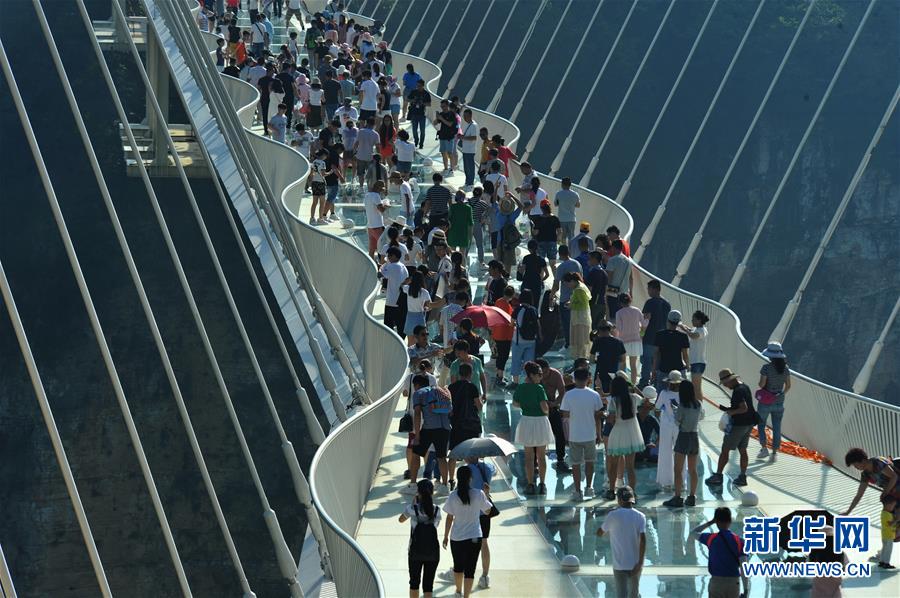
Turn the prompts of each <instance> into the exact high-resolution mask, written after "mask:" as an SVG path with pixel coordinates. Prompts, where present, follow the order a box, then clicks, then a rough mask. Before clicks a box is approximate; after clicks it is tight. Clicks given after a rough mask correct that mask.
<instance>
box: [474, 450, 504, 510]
mask: <svg viewBox="0 0 900 598" xmlns="http://www.w3.org/2000/svg"><path fill="white" fill-rule="evenodd" d="M478 470H479V471H480V472H481V477H482V479H487V477H488V475H487V469H486V468H485V467H484V463H478ZM488 502H489V503H491V510H490V511H488V514H487V515H485V517H488V518H490V519H493V518H494V517H496V516H497V515H499V514H500V509H498V508H497V505H495V504H494V501H492V500H491V499H490V497H488Z"/></svg>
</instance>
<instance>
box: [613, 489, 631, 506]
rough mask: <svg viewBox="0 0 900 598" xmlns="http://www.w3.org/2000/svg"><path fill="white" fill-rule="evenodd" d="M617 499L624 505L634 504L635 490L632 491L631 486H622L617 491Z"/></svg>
mask: <svg viewBox="0 0 900 598" xmlns="http://www.w3.org/2000/svg"><path fill="white" fill-rule="evenodd" d="M616 498H618V499H619V500H621V501H622V502H624V503H628V504H632V505H633V504H634V490H632V489H631V486H622V487H621V488H619V489H618V490H616Z"/></svg>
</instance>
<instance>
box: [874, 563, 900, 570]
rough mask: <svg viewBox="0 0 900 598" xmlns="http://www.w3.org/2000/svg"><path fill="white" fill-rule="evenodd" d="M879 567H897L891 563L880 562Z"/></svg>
mask: <svg viewBox="0 0 900 598" xmlns="http://www.w3.org/2000/svg"><path fill="white" fill-rule="evenodd" d="M878 568H879V569H896V568H897V567H895V566H893V565H892V564H890V563H878Z"/></svg>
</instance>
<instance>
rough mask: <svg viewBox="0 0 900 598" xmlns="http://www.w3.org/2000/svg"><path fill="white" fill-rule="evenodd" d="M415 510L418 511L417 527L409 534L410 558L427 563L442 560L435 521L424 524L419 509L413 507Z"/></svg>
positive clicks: (415, 506)
mask: <svg viewBox="0 0 900 598" xmlns="http://www.w3.org/2000/svg"><path fill="white" fill-rule="evenodd" d="M413 509H415V511H416V526H415V527H414V528H412V531H411V532H409V558H410V559H412V560H415V561H426V562H435V561H438V560H440V557H441V552H440V544H439V543H438V535H437V528H436V527H435V526H434V524H433V521H434V520H433V519H429V520H428V521H426V522H424V523H423V522H421V521H419V507H418V506H417V505H413Z"/></svg>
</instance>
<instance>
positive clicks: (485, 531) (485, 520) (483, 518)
mask: <svg viewBox="0 0 900 598" xmlns="http://www.w3.org/2000/svg"><path fill="white" fill-rule="evenodd" d="M478 522H479V523H480V524H481V539H482V540H487V539H488V538H490V537H491V518H490V517H488V516H487V515H485V514H484V513H482V514H481V515H479V516H478Z"/></svg>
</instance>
